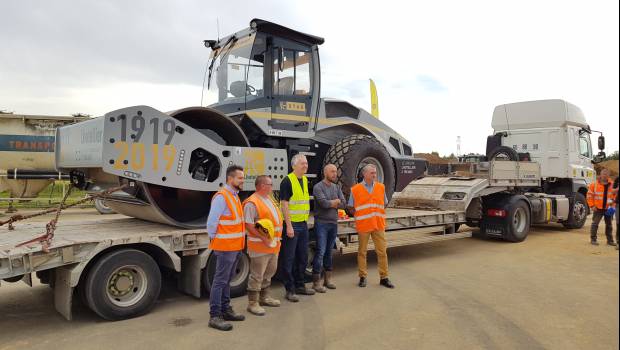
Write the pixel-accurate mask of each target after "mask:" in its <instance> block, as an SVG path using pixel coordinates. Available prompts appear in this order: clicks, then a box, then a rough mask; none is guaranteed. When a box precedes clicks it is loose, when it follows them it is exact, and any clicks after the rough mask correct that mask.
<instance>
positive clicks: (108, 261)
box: [84, 249, 161, 321]
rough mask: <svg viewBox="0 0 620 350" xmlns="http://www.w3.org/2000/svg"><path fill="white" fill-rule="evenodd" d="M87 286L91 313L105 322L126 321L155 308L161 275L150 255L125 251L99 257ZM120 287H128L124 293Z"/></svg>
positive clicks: (90, 271) (86, 292)
mask: <svg viewBox="0 0 620 350" xmlns="http://www.w3.org/2000/svg"><path fill="white" fill-rule="evenodd" d="M129 276H131V277H129ZM113 280H115V281H116V282H113ZM119 282H122V283H119ZM84 283H85V285H84V294H85V297H86V298H85V299H86V303H87V304H88V307H89V308H90V309H91V310H93V311H94V312H95V313H96V314H97V315H99V316H101V317H102V318H104V319H106V320H110V321H115V320H123V319H128V318H132V317H136V316H140V315H144V314H146V313H147V312H148V311H149V310H150V309H151V308H152V307H153V306H154V305H155V302H156V301H157V298H158V297H159V292H160V290H161V272H160V271H159V266H157V263H156V262H155V260H153V258H151V256H149V255H148V254H146V253H144V252H141V251H139V250H135V249H122V250H117V251H113V252H111V253H108V254H106V255H104V256H102V257H100V258H99V259H98V260H97V262H96V263H95V265H93V267H92V268H91V269H90V270H89V271H88V275H87V276H86V280H85V281H84ZM112 286H114V287H116V289H113V288H111V287H112ZM121 286H123V287H125V286H126V288H125V290H119V288H121ZM123 292H125V293H123ZM119 293H122V295H121V294H119Z"/></svg>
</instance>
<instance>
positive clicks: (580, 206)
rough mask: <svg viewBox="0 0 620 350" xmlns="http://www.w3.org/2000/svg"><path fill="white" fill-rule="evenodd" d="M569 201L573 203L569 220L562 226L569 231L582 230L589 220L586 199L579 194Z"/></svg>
mask: <svg viewBox="0 0 620 350" xmlns="http://www.w3.org/2000/svg"><path fill="white" fill-rule="evenodd" d="M569 200H570V202H571V207H570V210H569V212H568V220H566V221H564V222H562V225H564V227H566V228H568V229H577V228H582V227H583V225H584V224H585V223H586V219H587V218H588V204H587V203H586V197H584V196H583V194H581V193H579V192H577V193H575V196H574V197H573V198H570V199H569Z"/></svg>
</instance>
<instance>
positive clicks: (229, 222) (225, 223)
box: [220, 210, 241, 226]
mask: <svg viewBox="0 0 620 350" xmlns="http://www.w3.org/2000/svg"><path fill="white" fill-rule="evenodd" d="M235 211H236V210H235ZM240 223H241V219H235V220H220V225H222V226H234V225H239V224H240Z"/></svg>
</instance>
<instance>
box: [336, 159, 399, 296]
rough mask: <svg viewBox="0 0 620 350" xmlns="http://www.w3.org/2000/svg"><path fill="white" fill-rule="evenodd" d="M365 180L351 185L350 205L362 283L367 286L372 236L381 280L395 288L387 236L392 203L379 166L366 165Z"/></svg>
mask: <svg viewBox="0 0 620 350" xmlns="http://www.w3.org/2000/svg"><path fill="white" fill-rule="evenodd" d="M362 175H363V177H364V180H363V181H362V182H360V183H358V184H357V185H355V186H353V187H352V188H351V197H349V202H348V205H347V206H348V207H349V210H350V211H351V212H353V216H354V219H355V227H356V229H357V236H358V240H359V242H358V244H359V246H358V250H357V267H358V270H359V278H360V280H359V284H358V286H360V287H366V278H367V277H368V270H367V265H366V253H367V250H368V240H369V239H370V238H372V242H373V243H374V245H375V252H376V253H377V262H378V265H379V277H380V284H381V285H382V286H385V287H387V288H394V284H392V282H391V281H390V279H389V278H388V257H387V242H386V240H385V207H386V206H387V204H388V200H387V196H386V194H385V186H383V184H382V183H379V182H377V181H376V180H377V168H376V167H375V166H374V165H372V164H368V165H366V166H365V167H364V168H363V169H362Z"/></svg>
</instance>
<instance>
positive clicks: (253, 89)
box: [206, 34, 263, 105]
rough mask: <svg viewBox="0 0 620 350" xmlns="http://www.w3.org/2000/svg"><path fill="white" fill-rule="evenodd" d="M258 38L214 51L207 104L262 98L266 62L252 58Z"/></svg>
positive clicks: (229, 44)
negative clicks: (255, 40) (264, 63)
mask: <svg viewBox="0 0 620 350" xmlns="http://www.w3.org/2000/svg"><path fill="white" fill-rule="evenodd" d="M255 37H256V36H255V35H254V34H251V35H249V36H246V37H243V38H242V39H233V40H230V41H229V42H228V43H227V44H225V45H224V46H223V47H221V48H219V49H216V50H214V51H213V52H211V58H210V60H209V64H208V67H209V71H208V78H207V79H208V91H207V93H206V101H207V105H222V104H229V103H244V102H245V100H246V96H247V98H248V99H249V98H257V97H260V96H263V62H262V60H260V61H259V60H254V59H252V57H251V54H252V47H253V44H254V39H255Z"/></svg>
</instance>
